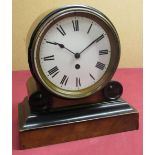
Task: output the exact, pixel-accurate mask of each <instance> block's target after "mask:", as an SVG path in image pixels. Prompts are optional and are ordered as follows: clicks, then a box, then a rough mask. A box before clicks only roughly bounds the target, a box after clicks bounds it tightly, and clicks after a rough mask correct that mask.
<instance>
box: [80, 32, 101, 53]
mask: <svg viewBox="0 0 155 155" xmlns="http://www.w3.org/2000/svg"><path fill="white" fill-rule="evenodd" d="M102 38H104V34H102V35H100V36H99V37H98V38H96V39H95V40H94V41H92V42H91V43H90V44H89V45H88V46H87V47H86V48H85V49H83V50H82V51H81V52H80V54H81V53H83V52H84V51H85V50H86V49H87V48H88V47H90V46H91V45H92V44H94V43H95V42H98V41H99V40H101V39H102Z"/></svg>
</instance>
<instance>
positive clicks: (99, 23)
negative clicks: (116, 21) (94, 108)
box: [28, 6, 120, 99]
mask: <svg viewBox="0 0 155 155" xmlns="http://www.w3.org/2000/svg"><path fill="white" fill-rule="evenodd" d="M28 56H29V66H30V69H31V72H32V74H33V76H34V78H35V79H36V80H37V81H38V82H39V83H40V84H41V85H42V86H44V87H45V88H47V89H48V90H49V91H51V92H52V93H55V94H57V95H59V96H62V97H65V98H75V99H76V98H82V97H86V96H89V95H91V94H93V93H95V92H97V91H99V90H100V89H102V88H103V87H104V86H105V85H106V83H107V82H108V81H109V80H110V79H111V78H112V76H113V74H114V72H115V70H116V68H117V65H118V62H119V58H120V45H119V38H118V35H117V32H116V30H115V28H114V27H113V25H112V24H111V22H110V21H109V20H108V19H107V18H106V17H105V16H104V15H103V14H101V13H100V12H98V11H97V10H95V9H92V8H89V7H85V6H69V7H64V8H61V9H58V10H56V11H54V12H52V13H50V14H48V15H47V16H46V17H45V18H44V19H43V20H42V21H41V22H40V24H39V25H38V27H37V28H36V29H35V31H34V32H33V35H32V37H31V40H30V45H29V54H28Z"/></svg>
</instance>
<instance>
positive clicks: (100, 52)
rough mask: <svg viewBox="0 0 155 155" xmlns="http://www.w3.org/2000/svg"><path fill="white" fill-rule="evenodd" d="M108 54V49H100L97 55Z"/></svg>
mask: <svg viewBox="0 0 155 155" xmlns="http://www.w3.org/2000/svg"><path fill="white" fill-rule="evenodd" d="M104 54H108V50H100V51H99V55H104Z"/></svg>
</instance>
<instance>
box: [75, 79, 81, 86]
mask: <svg viewBox="0 0 155 155" xmlns="http://www.w3.org/2000/svg"><path fill="white" fill-rule="evenodd" d="M76 87H81V81H80V78H78V77H76Z"/></svg>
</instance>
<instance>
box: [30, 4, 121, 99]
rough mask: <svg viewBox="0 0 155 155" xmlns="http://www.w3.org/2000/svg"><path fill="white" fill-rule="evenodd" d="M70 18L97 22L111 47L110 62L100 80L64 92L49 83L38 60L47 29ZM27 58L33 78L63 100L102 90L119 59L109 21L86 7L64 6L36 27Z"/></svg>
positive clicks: (118, 50) (114, 33)
mask: <svg viewBox="0 0 155 155" xmlns="http://www.w3.org/2000/svg"><path fill="white" fill-rule="evenodd" d="M70 16H83V17H87V18H90V19H92V20H93V21H95V22H97V23H98V24H99V25H100V26H101V27H103V29H104V30H105V31H106V34H107V35H108V37H109V41H110V45H111V58H110V62H109V65H108V68H107V70H106V72H105V73H104V75H103V76H102V77H101V79H100V80H99V81H97V82H96V83H94V84H93V85H92V86H89V87H87V88H85V89H81V90H75V91H71V90H65V89H62V88H60V87H57V86H56V85H54V84H53V83H51V81H50V80H49V79H48V78H47V77H46V75H45V74H44V73H43V71H42V68H41V65H40V60H39V50H40V44H41V42H42V39H43V37H44V35H45V34H46V32H47V31H48V29H49V28H50V27H51V26H52V25H54V24H55V23H57V22H58V21H60V20H62V19H63V18H66V17H70ZM28 58H29V66H30V69H31V72H32V74H33V76H34V78H35V79H36V80H37V81H38V82H39V83H40V84H41V85H43V86H44V87H45V88H46V89H48V90H49V91H50V92H52V93H54V94H56V95H59V96H61V97H65V98H71V99H77V98H83V97H87V96H89V95H92V94H93V93H95V92H97V91H98V90H100V89H102V88H103V87H104V86H105V85H106V83H107V82H108V81H109V80H111V78H112V76H113V74H114V73H115V71H116V69H117V66H118V63H119V59H120V42H119V37H118V34H117V32H116V30H115V28H114V26H113V25H112V23H111V22H110V21H109V19H108V18H107V17H106V16H105V15H103V14H102V13H101V12H99V11H98V10H96V9H94V8H91V7H86V6H77V5H74V6H66V7H64V8H60V9H58V10H55V11H53V12H51V13H50V14H48V15H47V16H46V17H45V18H44V19H43V20H42V21H41V22H40V24H39V25H38V26H37V28H36V29H35V31H34V32H33V35H32V37H31V40H30V45H29V53H28Z"/></svg>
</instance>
